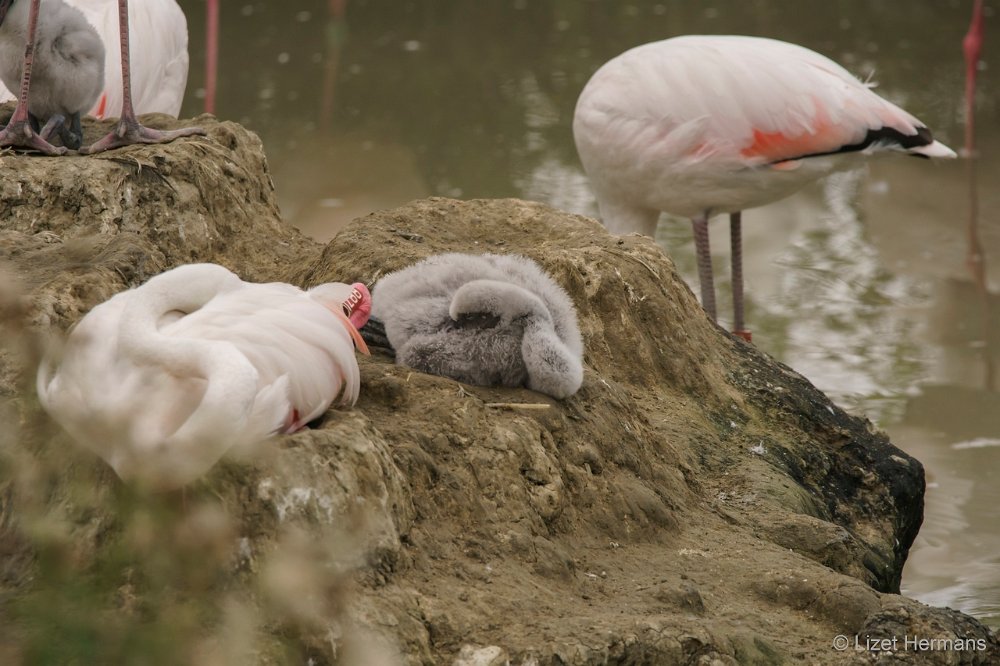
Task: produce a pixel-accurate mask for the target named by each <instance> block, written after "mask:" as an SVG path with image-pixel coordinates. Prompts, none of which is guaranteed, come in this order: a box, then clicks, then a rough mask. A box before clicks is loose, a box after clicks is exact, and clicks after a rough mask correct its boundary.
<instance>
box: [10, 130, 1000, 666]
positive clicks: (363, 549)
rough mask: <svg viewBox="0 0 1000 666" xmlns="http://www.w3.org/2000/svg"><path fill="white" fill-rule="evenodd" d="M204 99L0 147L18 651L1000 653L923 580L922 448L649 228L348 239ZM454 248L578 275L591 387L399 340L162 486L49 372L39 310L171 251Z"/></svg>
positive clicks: (101, 292) (558, 657) (511, 224)
mask: <svg viewBox="0 0 1000 666" xmlns="http://www.w3.org/2000/svg"><path fill="white" fill-rule="evenodd" d="M196 120H197V121H198V122H200V123H201V124H203V125H204V126H205V127H206V129H208V131H209V136H208V137H207V138H204V139H200V138H196V139H190V140H184V141H180V142H177V143H175V144H172V145H169V146H152V147H134V148H129V149H124V150H120V151H115V152H113V153H109V154H107V155H104V156H96V157H70V158H61V159H51V158H39V157H24V156H14V155H5V156H3V157H2V158H0V172H2V173H0V175H2V182H3V185H2V196H0V207H2V214H3V216H4V218H3V219H4V222H3V224H2V227H0V229H2V230H0V262H2V265H3V269H0V270H4V271H6V274H7V276H8V277H11V276H12V277H13V278H14V279H8V280H5V284H4V288H3V289H2V290H0V291H2V293H0V300H2V301H3V309H2V311H0V313H2V314H0V317H2V319H3V327H4V328H3V331H4V337H3V340H4V342H5V350H4V351H3V352H2V355H0V409H2V410H3V411H4V414H3V421H2V422H3V423H5V424H9V427H6V428H0V438H2V440H3V444H2V450H3V452H4V454H5V455H4V457H3V459H2V463H0V464H2V468H0V471H2V477H0V478H2V481H0V552H2V553H3V558H2V559H0V645H2V646H6V647H0V661H3V663H13V661H14V660H21V661H24V662H25V663H50V662H51V663H62V662H65V661H70V660H75V661H77V662H78V663H118V662H124V661H130V660H134V659H135V658H136V656H137V655H141V656H142V658H143V659H144V660H146V661H147V662H148V663H194V662H195V661H197V662H199V663H252V662H257V663H303V662H305V661H309V662H310V663H352V664H395V663H406V664H438V663H443V664H450V663H458V664H503V663H507V662H508V660H509V662H510V663H512V664H525V665H527V664H671V663H692V664H695V663H697V664H734V663H741V664H742V663H749V664H770V663H818V664H824V663H830V664H839V663H852V662H856V663H873V662H883V661H885V662H886V663H889V662H890V661H891V663H942V664H945V663H948V664H957V663H962V664H989V663H996V662H997V661H998V660H1000V642H998V640H997V638H996V636H995V635H993V634H992V633H991V632H990V631H989V630H988V629H986V628H985V627H984V626H982V625H981V624H979V623H978V622H976V621H975V620H973V619H971V618H968V617H966V616H963V615H961V614H960V613H957V612H954V611H950V610H946V609H936V608H929V607H926V606H923V605H922V604H919V603H917V602H914V601H912V600H909V599H906V598H904V597H900V596H899V595H898V594H897V592H898V589H899V579H900V572H901V570H902V565H903V563H904V561H905V558H906V554H907V550H908V548H909V545H910V544H911V543H912V541H913V538H914V536H915V535H916V532H917V529H918V528H919V525H920V520H921V515H922V497H923V470H922V468H921V466H920V464H919V462H917V461H916V460H914V459H912V458H910V457H909V456H907V455H906V454H905V453H903V452H902V451H900V450H899V449H896V448H895V447H894V446H893V445H892V444H891V443H890V442H889V441H888V440H887V439H886V437H885V435H884V434H882V433H880V432H878V431H876V430H875V429H874V428H873V427H872V426H871V424H870V423H868V422H866V421H863V420H859V419H856V418H853V417H850V416H848V415H847V414H845V413H844V412H842V411H841V410H840V409H839V408H837V407H836V406H835V405H833V404H831V403H830V401H829V400H828V399H827V398H826V397H825V396H824V395H822V394H821V393H819V392H818V391H817V390H816V389H815V388H814V387H812V386H811V385H810V384H809V383H808V382H807V381H806V380H804V379H803V378H802V377H800V376H799V375H797V374H795V373H794V372H793V371H792V370H790V369H788V368H786V367H784V366H782V365H780V364H778V363H775V362H774V361H773V360H772V359H770V358H769V357H767V356H766V355H765V354H763V353H761V352H759V351H758V350H756V349H755V348H754V347H752V346H749V345H746V344H744V343H742V342H739V341H737V340H734V339H733V338H731V337H730V336H729V335H727V334H726V333H725V332H723V331H722V330H720V329H719V328H717V327H716V326H715V325H713V324H712V323H710V322H709V321H708V319H707V318H706V317H705V315H704V313H703V312H702V311H701V309H700V307H699V306H698V304H697V302H696V300H695V298H694V297H693V295H692V294H691V293H690V291H689V290H688V288H687V287H686V286H685V285H684V283H683V282H682V281H681V280H680V279H679V278H678V276H677V275H676V273H675V271H674V269H673V265H672V264H671V262H670V260H669V258H667V257H666V256H665V255H664V254H663V253H662V252H661V250H660V249H659V248H658V247H657V246H656V245H655V244H654V243H653V242H652V241H651V240H649V239H646V238H641V237H638V236H630V237H626V238H615V237H612V236H609V235H608V234H607V233H606V232H605V231H604V230H603V228H602V227H600V226H599V225H598V224H597V223H596V222H594V221H593V220H589V219H586V218H582V217H578V216H571V215H567V214H564V213H560V212H558V211H555V210H552V209H550V208H547V207H545V206H541V205H538V204H532V203H527V202H523V201H517V200H504V201H470V202H460V201H453V200H446V199H430V200H424V201H417V202H414V203H412V204H410V205H408V206H405V207H402V208H399V209H396V210H393V211H388V212H384V213H377V214H373V215H369V216H367V217H365V218H362V219H359V220H356V221H355V222H354V223H352V224H351V225H349V226H348V227H347V228H346V229H345V230H343V231H342V232H341V233H340V234H339V235H338V236H336V237H335V238H334V239H333V240H332V241H331V242H330V243H329V244H327V245H326V246H321V245H318V244H316V243H312V242H310V241H308V240H307V239H305V238H303V237H302V236H301V235H300V234H298V233H297V232H296V231H295V230H294V229H290V228H288V227H286V226H284V225H283V224H282V223H281V221H280V218H279V215H278V211H277V208H276V206H275V205H274V203H273V201H274V198H273V188H272V186H271V184H270V180H269V178H268V175H267V165H266V161H265V160H264V157H263V154H262V152H261V147H260V143H259V141H258V140H257V139H256V137H254V136H253V135H251V134H249V133H247V132H246V131H245V130H243V129H242V128H240V127H239V126H237V125H234V124H232V123H215V122H214V121H213V120H212V119H211V118H209V117H203V118H199V119H196ZM163 124H164V125H166V124H169V123H167V121H165V120H164V121H163ZM86 130H87V135H88V136H87V139H85V140H88V139H89V137H90V135H91V134H93V135H95V136H96V135H98V134H99V133H100V131H102V130H101V128H100V127H98V126H97V124H95V125H94V126H90V127H87V128H86ZM449 251H452V252H453V251H457V252H480V251H482V252H487V251H488V252H495V253H496V252H517V253H520V254H524V255H526V256H528V257H531V258H532V259H535V260H536V261H538V262H539V263H540V264H541V265H542V266H543V267H544V268H545V269H546V270H547V271H548V272H549V273H550V274H551V275H552V276H553V277H554V278H555V279H556V281H557V282H559V283H560V284H562V285H563V286H564V287H565V288H566V289H567V290H568V292H569V294H570V296H571V297H572V299H573V301H574V302H575V304H576V306H577V308H578V312H579V315H580V327H581V332H582V333H583V337H584V342H585V346H586V356H585V365H586V373H585V378H584V383H583V387H582V388H581V390H580V391H579V393H577V394H576V395H575V396H573V397H572V398H570V399H568V400H565V401H556V400H552V399H549V398H547V397H546V396H543V395H541V394H537V393H533V392H531V391H528V390H523V389H513V390H512V389H486V388H478V387H470V386H464V385H461V384H459V383H457V382H454V381H452V380H448V379H444V378H440V377H435V376H430V375H424V374H421V373H418V372H415V371H411V370H408V369H406V368H402V367H398V366H395V365H394V364H393V363H392V361H391V359H389V358H387V357H384V356H378V355H376V356H373V357H371V358H366V359H363V360H362V362H361V366H362V397H361V399H360V401H359V403H358V405H357V406H356V407H355V408H354V409H352V410H343V411H331V412H329V413H328V414H327V415H326V416H325V417H324V418H323V419H322V421H321V422H320V423H319V424H316V427H315V428H313V429H309V430H306V431H303V432H300V433H297V434H295V435H292V436H288V437H283V438H281V439H279V440H275V441H272V442H271V443H269V444H268V445H267V446H266V447H264V449H263V450H261V451H260V453H259V455H258V456H257V457H255V458H254V459H253V460H247V461H225V462H223V463H222V464H220V465H219V466H217V468H216V469H215V470H213V472H212V473H211V474H210V475H209V476H207V477H206V478H205V479H204V480H202V481H200V482H199V483H197V484H195V485H194V486H192V487H191V488H189V489H188V490H187V491H185V492H183V493H178V494H177V495H167V496H143V495H140V494H137V493H136V492H134V491H133V490H131V489H129V488H127V487H124V486H123V485H122V484H121V483H120V482H119V481H118V480H117V479H116V478H115V477H114V475H113V474H112V473H111V472H110V471H109V470H108V469H107V468H106V467H105V466H104V465H103V463H101V462H100V461H96V460H94V459H93V458H91V457H89V456H87V455H85V454H83V453H82V452H79V451H77V450H76V447H74V446H73V445H72V444H71V442H70V440H69V439H68V437H67V436H66V435H65V434H64V433H61V432H58V430H57V429H56V428H55V427H54V426H53V425H52V424H51V423H50V422H49V421H48V419H47V418H46V417H45V415H44V414H42V413H41V412H40V410H39V409H38V407H37V401H36V400H35V399H34V397H33V393H32V385H33V375H32V365H33V363H34V362H35V359H37V355H38V353H39V350H40V347H41V345H42V344H44V334H46V333H49V332H57V331H59V330H61V329H65V328H66V327H68V326H69V325H70V324H71V323H72V322H74V321H76V320H77V319H79V317H80V316H81V315H82V314H83V313H85V312H86V311H87V310H88V309H89V308H90V307H92V306H93V305H95V304H97V303H98V302H100V301H102V300H104V299H106V298H107V297H109V296H110V295H111V294H113V293H115V292H117V291H119V290H121V289H124V288H126V287H128V286H131V285H134V284H137V283H139V282H142V281H143V280H145V279H146V278H148V277H149V276H151V275H153V274H155V273H157V272H160V271H162V270H164V269H166V268H168V267H171V266H174V265H177V264H180V263H184V262H189V261H214V262H217V263H221V264H223V265H225V266H227V267H229V268H231V269H233V270H234V271H236V272H237V273H239V274H240V276H241V277H242V278H244V279H247V280H257V281H267V280H284V281H289V282H294V283H297V284H301V285H309V284H314V283H318V282H322V281H328V280H341V281H353V280H361V281H365V282H366V283H368V284H369V285H371V284H372V283H374V282H375V281H376V280H377V279H378V277H379V276H380V275H383V274H385V273H388V272H390V271H394V270H397V269H399V268H402V267H404V266H407V265H409V264H411V263H413V262H414V261H416V260H418V259H421V258H424V257H427V256H429V255H431V254H435V253H439V252H449ZM838 636H843V637H844V639H843V640H846V641H848V645H847V647H848V649H846V650H838V649H837V648H839V647H841V646H840V645H839V644H836V643H835V642H836V641H840V640H841V639H840V638H838ZM906 637H908V638H910V639H913V640H921V639H926V640H927V641H930V640H938V641H939V642H938V643H934V644H930V643H927V644H912V645H909V644H906V643H904V640H905V638H906ZM893 638H895V639H896V642H895V644H893V645H890V644H889V643H884V642H878V641H879V640H883V639H884V640H888V641H891V639H893ZM946 641H951V642H950V643H949V642H946ZM956 641H958V642H956ZM932 647H933V648H934V649H931V648H932ZM944 647H952V648H960V649H957V650H952V651H947V650H943V649H942V648H944ZM856 648H857V649H856ZM922 648H923V649H922Z"/></svg>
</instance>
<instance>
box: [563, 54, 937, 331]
mask: <svg viewBox="0 0 1000 666" xmlns="http://www.w3.org/2000/svg"><path fill="white" fill-rule="evenodd" d="M573 134H574V138H575V139H576V146H577V151H578V152H579V154H580V160H581V161H582V162H583V167H584V170H585V171H586V172H587V175H588V177H589V179H590V182H591V186H592V187H593V189H594V194H595V195H596V197H597V203H598V207H599V209H600V214H601V218H602V220H603V222H604V224H605V225H606V226H607V227H608V229H609V231H611V232H612V233H617V234H621V233H629V232H639V233H643V234H646V235H649V236H652V235H653V233H654V231H655V228H656V221H657V218H658V216H659V214H660V211H666V212H668V213H671V214H674V215H680V216H684V217H689V218H691V220H692V224H693V227H694V236H695V245H696V248H697V251H698V277H699V281H700V283H701V294H702V305H703V307H704V308H705V310H706V311H707V312H708V314H709V316H711V318H712V319H713V320H715V318H716V313H715V290H714V286H713V283H712V263H711V261H712V260H711V255H710V253H709V239H708V219H709V218H710V217H712V216H713V215H716V214H719V213H730V214H731V217H730V224H731V241H732V246H733V267H732V271H733V304H734V310H735V313H734V322H733V327H734V332H735V333H737V334H738V335H741V336H742V337H744V338H746V339H749V333H748V332H747V331H745V330H744V325H743V277H742V275H743V274H742V250H741V226H740V211H742V210H744V209H746V208H754V207H756V206H762V205H764V204H767V203H770V202H772V201H776V200H778V199H781V198H784V197H786V196H788V195H789V194H791V193H793V192H795V191H796V190H798V189H799V188H801V187H803V186H804V185H806V184H808V183H810V182H812V181H814V180H816V179H818V178H821V177H823V176H826V175H828V174H830V173H832V172H834V171H837V170H841V169H848V168H851V167H853V166H854V165H856V164H858V162H859V161H860V159H861V158H864V157H870V156H873V155H876V154H880V153H893V152H895V153H905V154H910V155H916V156H919V157H955V153H954V152H953V151H952V150H951V149H950V148H948V147H947V146H945V145H943V144H941V143H939V142H937V141H935V140H934V139H933V138H932V137H931V133H930V131H929V130H928V129H927V127H926V126H925V125H924V124H923V123H921V122H920V121H919V120H917V119H916V118H914V117H913V116H912V115H910V114H909V113H907V112H906V111H904V110H903V109H901V108H899V107H897V106H895V105H894V104H891V103H889V102H887V101H885V100H884V99H882V98H881V97H879V96H878V95H876V94H875V93H874V92H872V91H871V88H870V86H868V85H866V84H865V83H862V82H860V81H859V80H858V79H856V78H855V77H854V76H852V75H851V74H850V73H849V72H847V70H845V69H844V68H842V67H841V66H840V65H838V64H837V63H835V62H833V61H832V60H830V59H828V58H825V57H824V56H821V55H819V54H818V53H815V52H813V51H810V50H809V49H806V48H803V47H801V46H796V45H794V44H788V43H786V42H780V41H776V40H772V39H763V38H759V37H741V36H697V35H692V36H685V37H675V38H673V39H668V40H664V41H660V42H654V43H651V44H645V45H643V46H638V47H636V48H633V49H631V50H629V51H626V52H625V53H623V54H621V55H620V56H618V57H616V58H614V59H612V60H610V61H609V62H607V63H606V64H605V65H604V66H602V67H601V68H600V69H599V70H598V71H597V73H595V74H594V76H593V77H592V78H591V79H590V81H589V82H588V83H587V85H586V87H584V89H583V92H582V93H581V94H580V98H579V100H578V102H577V106H576V113H575V116H574V119H573Z"/></svg>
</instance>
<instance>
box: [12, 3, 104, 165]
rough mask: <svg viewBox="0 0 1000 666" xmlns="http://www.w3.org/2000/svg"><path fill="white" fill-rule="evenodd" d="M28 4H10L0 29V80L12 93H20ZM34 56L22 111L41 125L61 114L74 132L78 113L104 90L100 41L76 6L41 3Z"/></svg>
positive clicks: (86, 109)
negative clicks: (27, 112)
mask: <svg viewBox="0 0 1000 666" xmlns="http://www.w3.org/2000/svg"><path fill="white" fill-rule="evenodd" d="M30 6H31V2H30V0H15V2H14V4H13V5H12V6H11V8H10V10H9V11H8V12H7V16H6V18H5V19H4V21H3V24H2V25H0V80H2V81H3V83H4V85H5V86H7V89H8V90H10V91H11V92H13V93H14V94H15V95H16V94H18V92H19V91H20V90H21V73H22V71H23V64H24V47H25V44H26V43H27V41H28V10H29V8H30ZM34 53H35V56H34V64H33V65H32V69H31V97H30V99H29V101H28V111H29V112H30V113H31V115H33V116H34V117H35V118H37V119H38V120H40V121H41V122H45V121H46V120H48V119H49V118H51V117H52V116H55V115H60V116H63V117H65V118H66V119H68V120H71V122H72V123H73V124H74V125H75V126H76V128H78V127H79V122H80V120H79V118H80V114H81V113H85V112H87V111H89V110H90V107H91V106H93V105H94V102H96V101H97V97H98V96H99V95H100V94H101V90H103V89H104V43H103V42H102V41H101V38H100V37H99V36H98V35H97V30H95V29H94V27H93V26H92V25H90V23H88V22H87V19H86V18H85V17H84V15H83V12H81V11H80V10H79V9H77V8H76V7H71V6H69V5H67V4H66V3H65V2H63V1H62V0H43V1H42V4H41V6H40V9H39V16H38V26H37V27H36V29H35V51H34ZM76 138H77V137H73V139H76ZM63 140H64V141H65V140H66V135H65V133H64V135H63ZM72 142H73V143H75V144H76V145H72V146H70V147H72V148H78V147H79V142H78V141H75V140H73V141H72Z"/></svg>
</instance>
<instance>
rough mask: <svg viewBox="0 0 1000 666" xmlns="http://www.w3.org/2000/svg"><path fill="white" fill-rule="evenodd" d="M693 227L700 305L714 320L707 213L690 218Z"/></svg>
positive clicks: (713, 291)
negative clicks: (696, 253) (699, 286)
mask: <svg viewBox="0 0 1000 666" xmlns="http://www.w3.org/2000/svg"><path fill="white" fill-rule="evenodd" d="M691 226H692V228H693V229H694V246H695V249H696V250H697V252H698V283H699V284H700V285H701V307H703V308H704V309H705V312H707V313H708V316H709V317H711V319H712V321H716V320H717V317H716V313H715V283H714V282H713V281H712V253H711V251H710V249H709V243H708V214H707V213H705V214H702V215H700V216H698V217H696V218H694V219H692V220H691Z"/></svg>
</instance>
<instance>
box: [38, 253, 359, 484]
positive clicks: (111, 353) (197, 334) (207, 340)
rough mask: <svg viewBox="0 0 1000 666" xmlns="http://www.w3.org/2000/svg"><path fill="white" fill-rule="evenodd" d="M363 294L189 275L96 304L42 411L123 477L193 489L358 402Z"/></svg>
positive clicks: (50, 368) (199, 270)
mask: <svg viewBox="0 0 1000 666" xmlns="http://www.w3.org/2000/svg"><path fill="white" fill-rule="evenodd" d="M370 309H371V296H370V295H369V294H368V291H367V289H365V287H364V285H361V284H355V285H345V284H339V283H329V284H324V285H320V286H317V287H314V288H312V289H310V290H309V291H302V290H301V289H299V288H298V287H294V286H292V285H288V284H281V283H272V284H251V283H247V282H243V281H242V280H240V279H239V278H238V277H237V276H236V275H234V274H233V273H231V272H230V271H228V270H227V269H225V268H223V267H222V266H218V265H215V264H189V265H185V266H180V267H178V268H175V269H173V270H170V271H167V272H166V273H163V274H161V275H158V276H156V277H154V278H152V279H150V280H149V281H148V282H146V283H145V284H144V285H142V286H140V287H137V288H135V289H130V290H128V291H125V292H122V293H120V294H117V295H115V296H113V297H112V298H111V299H109V300H108V301H106V302H104V303H102V304H100V305H98V306H96V307H95V308H94V309H92V310H91V311H90V312H89V313H87V315H86V316H85V317H84V318H83V319H81V320H80V322H79V323H78V324H77V325H76V326H75V327H74V328H73V329H72V331H71V332H70V335H69V338H68V340H67V343H66V345H65V348H64V349H63V350H62V353H61V355H60V356H59V357H58V358H47V359H46V360H45V361H44V362H43V363H42V364H41V366H40V367H39V371H38V395H39V397H40V399H41V402H42V406H43V407H44V408H45V409H46V411H48V412H49V414H51V415H52V417H53V418H54V419H55V420H56V421H57V422H58V423H59V424H60V425H62V426H63V427H64V428H65V429H66V431H67V432H68V433H69V434H70V435H71V436H72V437H73V438H74V439H76V440H77V441H78V442H79V443H80V444H82V445H83V446H85V447H86V448H88V449H90V450H91V451H93V452H94V453H97V454H98V455H100V456H101V457H102V458H104V459H105V460H106V461H107V462H108V464H109V465H111V467H112V468H114V470H115V472H116V473H117V474H118V475H119V476H120V477H122V478H123V479H126V480H130V481H137V482H139V483H141V484H144V485H146V486H147V487H150V488H153V489H170V488H176V487H179V486H182V485H184V484H186V483H188V482H190V481H192V480H194V479H195V478H197V477H198V476H200V475H201V474H202V473H204V472H205V471H207V470H208V469H209V468H210V467H211V466H212V465H213V464H215V462H216V461H217V460H219V458H221V457H222V456H223V455H224V454H225V453H226V452H227V451H229V450H230V449H233V448H234V447H235V448H239V447H242V446H247V445H253V444H255V443H257V442H259V441H261V440H263V439H265V438H267V437H269V436H271V435H273V434H278V433H287V432H294V431H295V430H298V429H299V428H301V427H303V426H304V425H305V424H306V423H308V422H309V421H311V420H313V419H315V418H317V417H318V416H320V415H322V414H323V412H325V411H326V409H327V408H328V407H329V406H330V405H331V403H333V401H334V400H337V399H338V396H339V402H340V403H341V404H344V405H348V404H353V403H354V401H355V400H356V399H357V396H358V390H359V386H360V375H359V371H358V364H357V360H356V358H355V355H354V345H355V344H357V345H358V347H359V348H360V349H361V350H362V351H363V352H365V353H367V349H366V348H365V345H364V342H363V340H362V339H361V337H360V335H359V334H358V332H357V328H358V327H360V326H363V325H364V323H365V321H366V320H367V318H368V312H369V311H370Z"/></svg>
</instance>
